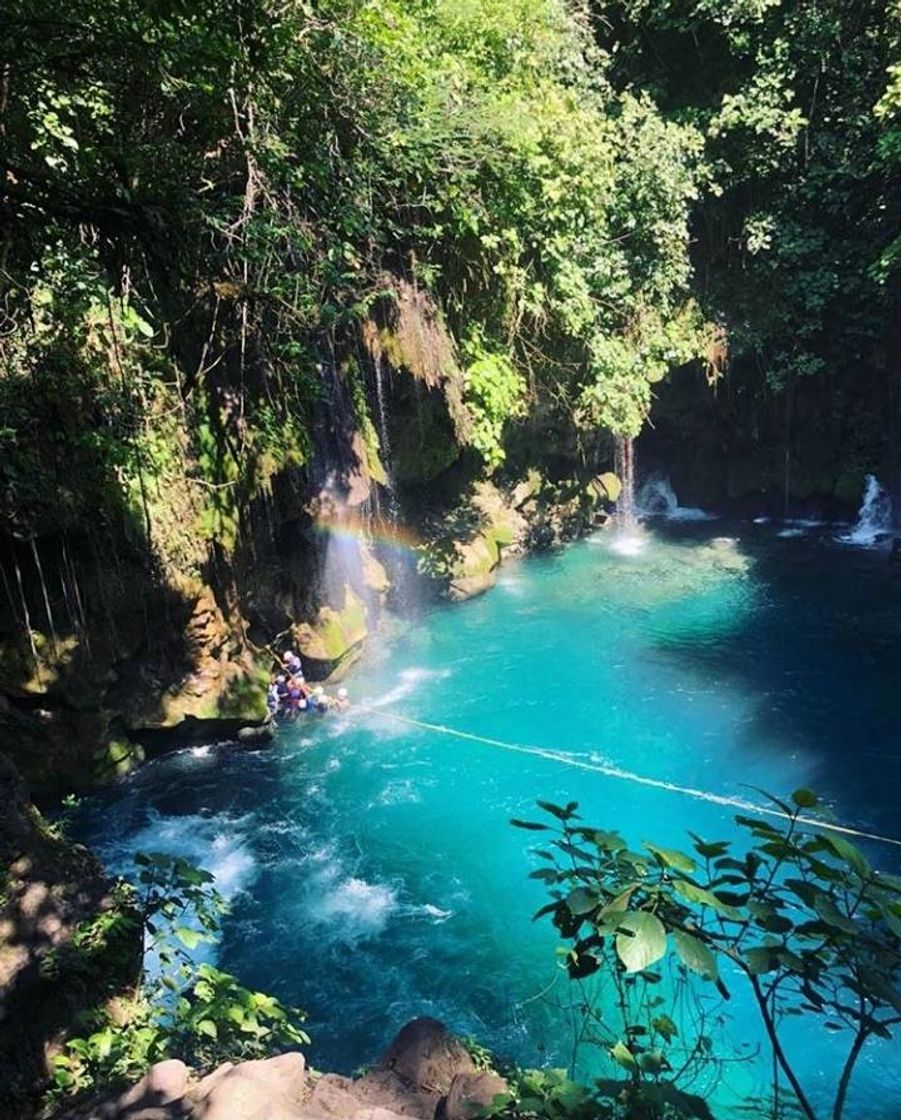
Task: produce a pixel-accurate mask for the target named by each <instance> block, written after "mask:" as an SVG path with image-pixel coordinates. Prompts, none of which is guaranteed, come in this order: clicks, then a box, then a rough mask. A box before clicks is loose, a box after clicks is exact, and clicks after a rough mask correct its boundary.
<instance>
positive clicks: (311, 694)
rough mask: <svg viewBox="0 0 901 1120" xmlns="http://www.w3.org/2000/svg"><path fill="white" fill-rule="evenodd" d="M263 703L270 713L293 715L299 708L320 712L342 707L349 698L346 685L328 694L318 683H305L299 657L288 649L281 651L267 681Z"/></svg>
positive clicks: (316, 713) (300, 709) (299, 711)
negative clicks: (331, 694) (270, 678)
mask: <svg viewBox="0 0 901 1120" xmlns="http://www.w3.org/2000/svg"><path fill="white" fill-rule="evenodd" d="M266 703H267V706H268V708H269V712H270V714H271V715H273V716H283V717H285V718H287V719H296V718H297V716H298V715H300V714H301V713H303V712H306V713H308V714H310V715H321V714H322V713H324V712H328V711H339V712H340V711H343V710H344V709H345V708H347V706H348V704H349V701H348V699H347V689H346V688H339V689H338V691H337V693H336V694H335V695H334V696H329V695H327V694H326V691H325V689H324V688H323V687H322V685H321V684H317V685H315V686H311V685H309V684H307V682H306V680H305V679H304V675H303V666H302V665H301V662H300V658H299V657H298V656H297V654H296V653H294V652H293V651H292V650H288V652H287V653H285V654H283V655H282V661H281V666H280V667H279V670H278V672H276V673H275V674H274V675H273V677H272V680H271V681H270V682H269V693H268V696H267V699H266Z"/></svg>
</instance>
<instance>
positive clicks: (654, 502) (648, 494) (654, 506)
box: [637, 474, 715, 521]
mask: <svg viewBox="0 0 901 1120" xmlns="http://www.w3.org/2000/svg"><path fill="white" fill-rule="evenodd" d="M637 506H638V513H639V515H640V516H641V517H663V518H665V519H666V520H667V521H713V520H715V515H714V514H712V513H707V511H706V510H703V509H699V508H697V507H696V506H680V505H679V499H678V498H677V497H676V492H675V490H674V489H673V487H672V484H671V483H670V480H669V479H668V478H667V477H666V475H662V474H652V475H650V476H649V477H648V478H647V479H646V480H645V482H644V483H643V485H642V487H641V489H640V490H639V492H638V500H637Z"/></svg>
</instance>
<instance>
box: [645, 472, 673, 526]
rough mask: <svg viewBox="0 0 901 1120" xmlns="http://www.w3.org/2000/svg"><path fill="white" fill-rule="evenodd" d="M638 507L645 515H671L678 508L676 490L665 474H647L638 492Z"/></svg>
mask: <svg viewBox="0 0 901 1120" xmlns="http://www.w3.org/2000/svg"><path fill="white" fill-rule="evenodd" d="M638 508H639V509H640V510H641V512H642V513H643V514H644V515H645V516H646V517H655V516H657V515H658V514H659V515H660V516H662V517H673V516H674V515H675V514H676V513H677V511H678V509H679V500H678V498H677V497H676V491H675V490H674V489H673V488H672V486H671V485H670V480H669V479H668V478H667V477H666V475H662V474H652V475H649V476H648V477H647V478H646V479H645V481H644V483H643V484H642V487H641V489H640V490H639V492H638Z"/></svg>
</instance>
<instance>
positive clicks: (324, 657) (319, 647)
mask: <svg viewBox="0 0 901 1120" xmlns="http://www.w3.org/2000/svg"><path fill="white" fill-rule="evenodd" d="M368 632H369V628H368V624H367V617H366V607H365V605H364V603H363V601H362V600H361V599H360V598H358V596H357V595H356V594H354V592H353V590H352V589H351V588H350V587H345V589H344V605H343V607H341V608H340V609H338V610H336V609H335V608H334V607H322V608H321V609H320V611H319V613H318V614H317V616H316V619H315V621H314V622H313V623H310V624H304V625H302V626H298V627H296V628H295V632H294V634H295V639H296V641H297V646H298V648H299V650H300V652H301V654H302V655H303V656H304V657H305V658H309V659H310V660H312V661H316V662H322V663H324V664H326V665H334V664H336V663H337V662H339V661H342V660H343V659H344V658H345V657H346V656H347V655H348V654H349V653H350V652H351V651H352V650H353V649H355V648H356V647H357V646H359V645H360V643H361V642H362V641H363V639H364V638H365V637H366V635H367V633H368Z"/></svg>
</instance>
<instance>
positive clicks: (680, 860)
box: [644, 840, 697, 875]
mask: <svg viewBox="0 0 901 1120" xmlns="http://www.w3.org/2000/svg"><path fill="white" fill-rule="evenodd" d="M644 846H645V847H646V848H647V849H648V851H649V852H652V853H653V854H654V855H655V856H657V858H658V859H659V860H660V861H661V863H663V864H664V866H666V867H674V868H675V869H676V870H677V871H684V872H685V873H686V874H688V875H690V874H691V873H692V872H693V871H694V870H695V868H696V867H697V864H696V863H695V861H694V860H693V859H692V858H691V856H687V855H685V853H684V852H677V851H676V850H675V849H673V848H660V847H658V845H656V844H651V843H649V842H648V841H647V840H645V842H644Z"/></svg>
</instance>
